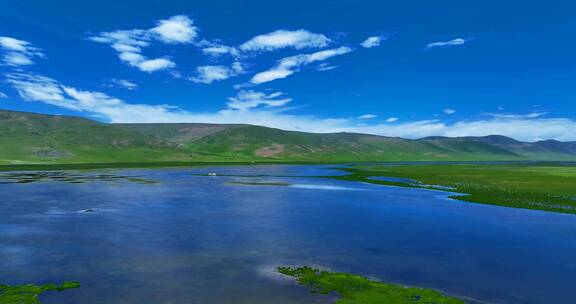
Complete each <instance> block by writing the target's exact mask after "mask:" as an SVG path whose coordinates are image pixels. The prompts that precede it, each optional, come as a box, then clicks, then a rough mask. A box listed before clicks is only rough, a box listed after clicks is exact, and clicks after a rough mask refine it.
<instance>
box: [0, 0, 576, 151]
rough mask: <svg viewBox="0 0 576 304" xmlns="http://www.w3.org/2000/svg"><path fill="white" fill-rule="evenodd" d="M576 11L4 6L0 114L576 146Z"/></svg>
mask: <svg viewBox="0 0 576 304" xmlns="http://www.w3.org/2000/svg"><path fill="white" fill-rule="evenodd" d="M536 2H540V3H536ZM574 11H576V7H575V5H572V4H570V2H569V1H547V2H545V3H544V2H541V1H504V3H503V1H348V0H346V1H343V0H333V1H289V2H279V1H231V0H227V1H223V0H213V1H170V0H165V1H156V0H154V1H131V0H130V1H109V0H102V1H68V0H61V1H43V0H26V1H24V0H3V1H2V2H1V3H0V59H1V61H0V77H1V78H0V108H2V109H9V110H19V111H31V112H39V113H48V114H68V115H78V116H84V117H88V118H92V119H97V120H100V121H105V122H211V123H251V124H258V125H265V126H270V127H277V128H282V129H288V130H300V131H310V132H341V131H348V132H362V133H372V134H379V135H387V136H401V137H407V138H418V137H424V136H432V135H443V136H465V135H489V134H503V135H508V136H511V137H514V138H517V139H521V140H529V141H534V140H542V139H558V140H576V120H575V119H574V116H575V114H576V106H575V99H576V98H575V97H576V91H575V90H574V85H575V81H576V40H574V38H575V37H576V35H575V34H576V18H574V13H573V12H574Z"/></svg>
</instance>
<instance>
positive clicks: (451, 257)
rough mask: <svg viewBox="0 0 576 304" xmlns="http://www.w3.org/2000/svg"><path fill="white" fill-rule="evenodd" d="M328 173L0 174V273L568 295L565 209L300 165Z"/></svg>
mask: <svg viewBox="0 0 576 304" xmlns="http://www.w3.org/2000/svg"><path fill="white" fill-rule="evenodd" d="M208 173H216V174H217V175H216V176H202V175H203V174H208ZM102 174H104V175H103V176H105V178H88V177H86V176H100V175H102ZM335 174H342V172H340V171H337V170H334V169H332V167H331V166H280V165H278V166H238V167H214V168H198V169H153V170H152V169H151V170H117V171H110V170H108V171H105V172H104V173H103V172H96V173H95V172H94V171H93V172H84V173H83V172H70V173H60V175H58V176H60V177H58V178H46V177H45V175H42V174H41V176H43V178H42V180H40V181H36V182H25V183H19V182H18V179H17V178H15V177H14V176H11V177H10V178H9V179H7V178H2V176H1V175H0V182H5V183H2V184H0V193H1V198H0V214H1V215H2V216H1V217H0V282H1V283H9V284H17V283H28V282H54V281H55V282H58V281H62V280H77V281H80V282H81V283H82V287H81V288H80V289H77V290H70V291H66V292H64V293H61V294H48V295H47V296H46V297H45V298H44V299H45V302H46V303H53V304H55V303H62V304H72V303H74V304H78V303H81V304H96V303H97V304H102V303H112V304H116V303H118V304H120V303H122V304H132V303H138V304H147V303H150V304H169V303H187V304H188V303H202V304H210V303H330V299H329V298H326V297H322V296H313V295H310V294H308V292H307V290H306V289H305V288H301V287H299V286H296V285H295V284H294V283H293V282H292V281H290V280H287V279H284V278H282V277H280V276H278V275H276V274H275V272H274V267H276V266H278V265H315V266H320V267H326V268H330V269H334V270H338V271H346V272H353V273H358V274H362V275H366V276H369V277H373V278H377V279H381V280H385V281H391V282H398V283H402V284H408V285H416V286H423V287H431V288H436V289H440V290H443V291H445V292H448V293H450V294H456V295H461V296H465V297H470V298H475V299H478V300H481V301H484V302H489V303H570V302H573V291H572V290H573V286H574V284H575V283H576V259H575V258H574V257H575V256H576V216H574V215H567V214H556V213H547V212H542V211H533V210H521V209H513V208H504V207H498V206H489V205H480V204H472V203H465V202H460V201H455V200H451V199H448V198H447V196H448V195H450V193H446V192H440V191H432V190H424V189H408V188H398V187H387V186H379V185H370V184H364V183H355V182H346V181H338V180H332V179H324V178H318V177H316V176H320V175H335ZM61 175H69V177H70V178H64V177H61ZM78 176H80V178H79V177H78ZM82 176H84V177H83V178H82ZM111 176H117V177H123V178H112V177H111ZM73 177H74V178H73ZM26 178H27V179H29V178H30V177H29V176H27V177H26ZM70 179H73V180H74V179H76V180H78V182H70ZM142 181H146V182H142ZM259 183H260V184H261V185H259ZM275 184H278V185H275ZM90 208H92V209H93V210H94V212H89V213H83V212H80V211H82V210H85V209H90Z"/></svg>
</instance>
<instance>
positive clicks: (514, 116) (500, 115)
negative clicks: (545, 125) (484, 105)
mask: <svg viewBox="0 0 576 304" xmlns="http://www.w3.org/2000/svg"><path fill="white" fill-rule="evenodd" d="M485 114H486V115H488V116H491V117H495V118H501V119H530V118H538V117H542V116H544V115H546V114H548V112H532V113H528V114H510V113H508V114H504V113H485Z"/></svg>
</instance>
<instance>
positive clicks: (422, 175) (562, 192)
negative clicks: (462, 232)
mask: <svg viewBox="0 0 576 304" xmlns="http://www.w3.org/2000/svg"><path fill="white" fill-rule="evenodd" d="M346 171H347V172H348V173H349V174H348V175H346V176H342V177H337V178H338V179H344V180H353V181H362V182H368V183H373V184H382V185H393V186H403V187H417V188H433V189H434V188H436V189H439V190H450V191H453V192H458V193H462V194H461V195H460V194H458V195H453V196H451V197H452V198H454V199H457V200H461V201H467V202H474V203H482V204H492V205H500V206H506V207H515V208H526V209H536V210H545V211H554V212H563V213H576V165H571V164H565V163H534V164H531V163H516V164H438V165H436V164H434V165H432V164H410V165H394V164H390V165H377V166H354V167H351V168H348V169H346ZM375 177H396V178H405V179H411V180H415V181H416V182H415V183H410V182H404V181H383V180H376V179H374V178H375ZM438 186H440V187H438Z"/></svg>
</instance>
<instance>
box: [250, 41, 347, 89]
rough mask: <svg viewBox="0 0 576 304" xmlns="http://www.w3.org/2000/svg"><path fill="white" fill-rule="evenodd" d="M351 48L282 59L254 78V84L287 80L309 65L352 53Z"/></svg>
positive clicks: (252, 81)
mask: <svg viewBox="0 0 576 304" xmlns="http://www.w3.org/2000/svg"><path fill="white" fill-rule="evenodd" d="M352 51H353V49H352V48H349V47H345V46H343V47H339V48H335V49H329V50H324V51H318V52H316V53H312V54H301V55H296V56H291V57H286V58H283V59H280V60H279V61H278V62H277V63H276V65H275V66H274V67H273V68H271V69H270V70H268V71H264V72H260V73H258V74H256V75H254V76H253V77H252V79H251V80H250V82H251V83H252V84H261V83H265V82H270V81H274V80H276V79H281V78H286V77H288V76H290V75H292V74H294V73H295V72H297V71H298V69H300V68H301V67H303V66H306V65H308V64H311V63H314V62H319V61H324V60H326V59H329V58H332V57H334V56H338V55H344V54H348V53H350V52H352Z"/></svg>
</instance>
